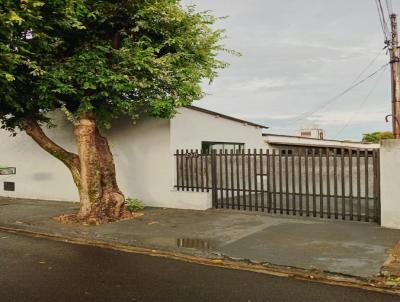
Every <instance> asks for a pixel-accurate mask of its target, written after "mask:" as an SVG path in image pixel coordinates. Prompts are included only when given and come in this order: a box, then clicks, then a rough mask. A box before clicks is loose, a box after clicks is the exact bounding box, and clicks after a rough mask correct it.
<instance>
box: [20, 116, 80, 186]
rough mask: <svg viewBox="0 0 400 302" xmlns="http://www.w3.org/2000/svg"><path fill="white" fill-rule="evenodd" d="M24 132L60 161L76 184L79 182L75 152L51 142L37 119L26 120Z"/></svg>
mask: <svg viewBox="0 0 400 302" xmlns="http://www.w3.org/2000/svg"><path fill="white" fill-rule="evenodd" d="M25 132H26V134H28V135H29V136H30V137H31V138H32V139H33V140H34V141H35V142H36V143H37V144H38V145H39V146H40V147H42V149H44V150H45V151H47V152H48V153H50V154H51V155H53V156H54V157H56V158H57V159H59V160H60V161H62V162H63V163H64V164H65V165H66V166H67V167H68V168H69V169H70V171H71V173H72V177H73V178H74V181H75V183H76V185H77V186H79V183H80V163H79V157H78V155H77V154H75V153H72V152H68V151H67V150H65V149H64V148H62V147H61V146H59V145H57V144H56V143H55V142H53V141H52V140H51V139H50V138H49V137H48V136H47V135H46V134H45V133H44V132H43V130H42V128H41V127H40V125H39V124H38V122H37V121H34V120H28V121H26V127H25Z"/></svg>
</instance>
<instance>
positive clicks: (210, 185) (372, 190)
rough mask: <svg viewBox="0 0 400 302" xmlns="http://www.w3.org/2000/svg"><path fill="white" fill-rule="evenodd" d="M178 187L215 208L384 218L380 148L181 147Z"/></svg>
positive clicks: (359, 219) (177, 169)
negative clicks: (203, 196)
mask: <svg viewBox="0 0 400 302" xmlns="http://www.w3.org/2000/svg"><path fill="white" fill-rule="evenodd" d="M175 157H176V171H177V174H176V188H177V189H178V190H185V191H188V190H189V191H201V192H205V191H207V192H208V191H211V192H212V199H213V206H214V207H215V208H226V209H238V210H249V211H266V212H269V213H278V214H286V215H300V216H313V217H321V218H334V219H339V218H341V219H349V220H358V221H375V222H379V217H380V204H379V196H380V193H379V188H380V184H379V150H377V149H353V148H350V149H349V148H318V149H317V148H298V149H295V150H287V149H285V150H247V151H242V152H233V151H230V152H227V151H219V152H215V151H214V152H213V153H208V154H207V153H201V152H198V151H197V150H177V152H176V154H175Z"/></svg>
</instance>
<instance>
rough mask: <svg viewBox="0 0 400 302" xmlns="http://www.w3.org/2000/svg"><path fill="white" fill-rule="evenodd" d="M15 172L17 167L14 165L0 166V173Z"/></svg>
mask: <svg viewBox="0 0 400 302" xmlns="http://www.w3.org/2000/svg"><path fill="white" fill-rule="evenodd" d="M16 173H17V168H15V167H5V168H1V167H0V175H13V174H16Z"/></svg>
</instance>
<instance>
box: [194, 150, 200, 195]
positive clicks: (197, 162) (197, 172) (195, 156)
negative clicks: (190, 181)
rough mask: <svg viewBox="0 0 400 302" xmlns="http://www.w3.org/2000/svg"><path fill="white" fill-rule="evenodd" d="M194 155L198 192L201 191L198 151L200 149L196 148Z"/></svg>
mask: <svg viewBox="0 0 400 302" xmlns="http://www.w3.org/2000/svg"><path fill="white" fill-rule="evenodd" d="M193 156H194V159H195V161H194V162H195V167H194V169H195V172H194V173H195V174H196V191H197V192H198V191H199V153H198V150H195V152H194V154H193Z"/></svg>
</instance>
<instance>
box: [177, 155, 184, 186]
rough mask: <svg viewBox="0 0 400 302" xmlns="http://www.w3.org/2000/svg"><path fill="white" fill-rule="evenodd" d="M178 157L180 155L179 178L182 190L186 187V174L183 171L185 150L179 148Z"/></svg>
mask: <svg viewBox="0 0 400 302" xmlns="http://www.w3.org/2000/svg"><path fill="white" fill-rule="evenodd" d="M178 157H179V174H180V176H179V178H180V182H181V191H183V190H184V189H185V176H184V174H183V173H184V172H183V150H180V151H179V150H178Z"/></svg>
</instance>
